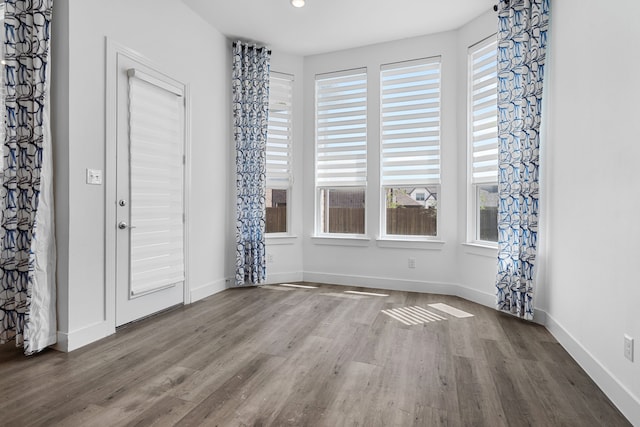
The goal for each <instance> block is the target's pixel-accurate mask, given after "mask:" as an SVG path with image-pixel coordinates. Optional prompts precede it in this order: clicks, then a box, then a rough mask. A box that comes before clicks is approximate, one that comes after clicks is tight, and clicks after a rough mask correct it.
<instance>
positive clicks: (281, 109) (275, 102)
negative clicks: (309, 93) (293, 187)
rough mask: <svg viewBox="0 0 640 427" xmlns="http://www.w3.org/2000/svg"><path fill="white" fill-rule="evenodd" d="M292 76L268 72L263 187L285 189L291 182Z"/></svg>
mask: <svg viewBox="0 0 640 427" xmlns="http://www.w3.org/2000/svg"><path fill="white" fill-rule="evenodd" d="M292 114H293V76H291V75H288V74H281V73H276V72H273V71H272V72H271V73H270V77H269V124H268V130H267V187H270V188H286V187H288V186H289V185H290V182H291V150H292V139H293V137H292V129H291V124H292Z"/></svg>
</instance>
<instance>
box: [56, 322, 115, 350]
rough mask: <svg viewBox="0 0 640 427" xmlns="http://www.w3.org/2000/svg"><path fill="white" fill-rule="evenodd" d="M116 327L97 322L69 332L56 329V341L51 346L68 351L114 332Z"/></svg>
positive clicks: (107, 323) (108, 323)
mask: <svg viewBox="0 0 640 427" xmlns="http://www.w3.org/2000/svg"><path fill="white" fill-rule="evenodd" d="M115 332H116V329H115V327H114V325H113V324H111V323H110V322H106V321H102V322H97V323H94V324H91V325H88V326H85V327H84V328H80V329H76V330H75V331H71V332H61V331H58V342H57V343H56V344H55V345H53V348H54V349H56V350H58V351H63V352H65V353H68V352H70V351H73V350H76V349H78V348H80V347H84V346H85V345H87V344H91V343H92V342H95V341H98V340H100V339H102V338H105V337H108V336H109V335H113V334H115Z"/></svg>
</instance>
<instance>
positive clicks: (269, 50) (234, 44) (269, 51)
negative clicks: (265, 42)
mask: <svg viewBox="0 0 640 427" xmlns="http://www.w3.org/2000/svg"><path fill="white" fill-rule="evenodd" d="M237 45H238V42H233V47H236V46H237ZM244 47H246V48H247V49H253V50H260V49H267V48H266V46H261V47H258V46H256V45H250V44H248V45H246V46H244ZM267 53H268V54H269V55H271V49H267Z"/></svg>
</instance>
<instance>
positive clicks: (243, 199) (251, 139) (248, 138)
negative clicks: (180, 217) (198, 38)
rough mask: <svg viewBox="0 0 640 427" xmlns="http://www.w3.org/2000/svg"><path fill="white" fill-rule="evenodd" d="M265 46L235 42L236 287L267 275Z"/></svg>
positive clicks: (258, 280)
mask: <svg viewBox="0 0 640 427" xmlns="http://www.w3.org/2000/svg"><path fill="white" fill-rule="evenodd" d="M270 57H271V54H270V52H269V51H268V50H267V49H266V48H263V47H260V48H259V47H256V46H254V45H248V44H246V43H242V42H239V41H238V42H236V43H234V45H233V83H232V85H233V136H234V139H235V143H236V189H237V197H236V203H237V209H236V214H237V216H236V280H235V285H236V286H244V285H257V284H260V283H263V282H264V281H265V279H266V264H265V242H264V233H265V216H266V204H265V196H266V160H265V159H266V154H265V152H266V146H267V120H268V116H269V61H270Z"/></svg>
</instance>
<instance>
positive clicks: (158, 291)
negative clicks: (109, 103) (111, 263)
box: [113, 55, 185, 326]
mask: <svg viewBox="0 0 640 427" xmlns="http://www.w3.org/2000/svg"><path fill="white" fill-rule="evenodd" d="M117 68H118V78H117V113H116V115H117V117H116V120H117V135H116V137H117V144H116V145H117V147H116V152H117V161H116V181H117V183H116V193H117V200H115V209H116V223H115V224H113V226H114V227H116V326H120V325H123V324H125V323H129V322H131V321H134V320H136V319H140V318H142V317H145V316H148V315H150V314H153V313H156V312H158V311H161V310H163V309H166V308H168V307H171V306H174V305H177V304H182V303H183V302H184V276H185V272H184V146H185V144H184V141H185V138H184V122H185V120H184V117H185V113H184V105H185V103H184V85H182V84H180V83H179V82H176V81H175V80H172V79H170V78H168V77H166V76H164V75H163V74H162V73H159V72H157V71H156V70H153V69H151V68H149V67H146V66H144V65H143V64H141V63H139V62H137V61H135V60H134V59H132V58H129V57H127V56H124V55H118V56H117Z"/></svg>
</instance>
